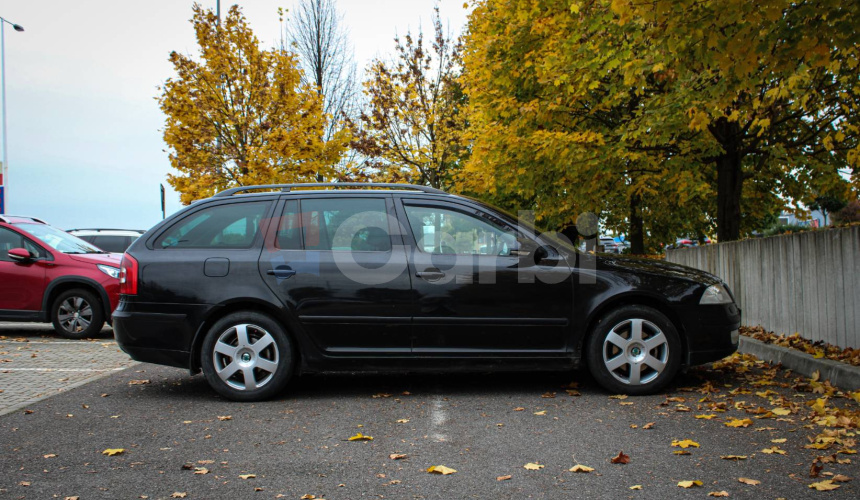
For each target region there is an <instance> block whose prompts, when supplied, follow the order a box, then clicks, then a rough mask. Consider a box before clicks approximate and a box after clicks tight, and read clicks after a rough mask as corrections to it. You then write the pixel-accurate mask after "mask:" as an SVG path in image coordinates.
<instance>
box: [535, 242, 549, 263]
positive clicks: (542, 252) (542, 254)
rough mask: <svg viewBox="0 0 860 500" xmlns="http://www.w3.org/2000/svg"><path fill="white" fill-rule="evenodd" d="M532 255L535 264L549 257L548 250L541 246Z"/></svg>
mask: <svg viewBox="0 0 860 500" xmlns="http://www.w3.org/2000/svg"><path fill="white" fill-rule="evenodd" d="M534 254H535V263H538V262H540V261H542V260H544V259H546V258H548V257H549V256H550V252H549V249H548V248H547V247H546V246H544V245H541V246H539V247H537V248H535V252H534Z"/></svg>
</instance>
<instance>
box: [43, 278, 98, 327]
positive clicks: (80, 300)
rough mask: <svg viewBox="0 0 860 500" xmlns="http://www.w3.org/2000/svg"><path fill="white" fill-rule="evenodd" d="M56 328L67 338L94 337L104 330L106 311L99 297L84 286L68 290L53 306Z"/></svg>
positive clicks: (52, 320)
mask: <svg viewBox="0 0 860 500" xmlns="http://www.w3.org/2000/svg"><path fill="white" fill-rule="evenodd" d="M51 322H52V323H53V324H54V330H56V331H57V333H59V334H60V335H62V336H63V337H65V338H67V339H83V338H87V337H92V336H95V335H96V334H98V333H99V332H100V331H101V330H102V326H104V324H105V313H104V308H103V307H102V304H101V302H100V301H99V299H98V297H96V296H95V294H93V293H92V292H90V291H88V290H84V289H82V288H74V289H72V290H67V291H65V292H63V293H61V294H60V295H59V296H57V298H56V299H54V303H53V304H52V306H51Z"/></svg>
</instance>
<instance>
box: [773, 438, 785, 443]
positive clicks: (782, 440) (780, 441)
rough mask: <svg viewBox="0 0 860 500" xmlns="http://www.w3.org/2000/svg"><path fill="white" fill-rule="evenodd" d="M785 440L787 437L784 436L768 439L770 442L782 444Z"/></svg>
mask: <svg viewBox="0 0 860 500" xmlns="http://www.w3.org/2000/svg"><path fill="white" fill-rule="evenodd" d="M786 441H788V439H786V438H779V439H771V440H770V442H771V443H776V444H782V443H784V442H786Z"/></svg>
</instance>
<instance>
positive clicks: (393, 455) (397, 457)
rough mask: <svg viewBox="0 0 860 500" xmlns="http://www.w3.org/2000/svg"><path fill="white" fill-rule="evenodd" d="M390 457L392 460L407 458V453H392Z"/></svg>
mask: <svg viewBox="0 0 860 500" xmlns="http://www.w3.org/2000/svg"><path fill="white" fill-rule="evenodd" d="M388 458H390V459H391V460H402V459H404V458H406V455H405V454H403V453H392V454H391V455H388Z"/></svg>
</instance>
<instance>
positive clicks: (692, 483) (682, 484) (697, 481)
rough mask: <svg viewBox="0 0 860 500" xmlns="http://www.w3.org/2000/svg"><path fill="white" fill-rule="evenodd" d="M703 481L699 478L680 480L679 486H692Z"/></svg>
mask: <svg viewBox="0 0 860 500" xmlns="http://www.w3.org/2000/svg"><path fill="white" fill-rule="evenodd" d="M701 485H702V482H701V481H699V480H698V479H696V480H693V481H678V486H680V487H681V488H692V487H693V486H701Z"/></svg>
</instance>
